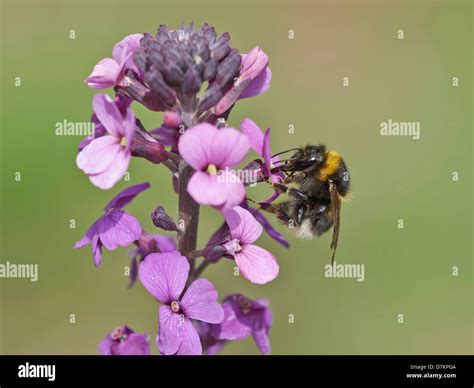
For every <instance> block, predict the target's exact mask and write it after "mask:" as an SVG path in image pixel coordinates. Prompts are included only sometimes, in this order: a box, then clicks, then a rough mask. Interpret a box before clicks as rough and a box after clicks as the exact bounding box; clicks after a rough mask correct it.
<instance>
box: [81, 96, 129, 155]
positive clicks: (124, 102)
mask: <svg viewBox="0 0 474 388" xmlns="http://www.w3.org/2000/svg"><path fill="white" fill-rule="evenodd" d="M114 103H115V105H117V108H118V109H119V111H120V113H122V116H126V114H127V110H128V108H129V107H130V105H131V104H132V100H131V99H130V98H128V97H125V96H121V95H117V96H115V99H114ZM91 122H92V123H94V133H93V136H86V137H85V138H84V139H83V140H82V141H81V143H80V144H79V147H78V151H79V152H80V151H82V150H83V149H84V148H85V147H86V146H87V145H89V144H90V142H91V141H92V140H94V139H97V138H98V137H102V136H104V135H105V134H107V130H106V129H105V127H104V126H103V125H102V123H101V122H100V121H99V119H98V118H97V115H96V114H95V113H94V114H93V115H92V116H91Z"/></svg>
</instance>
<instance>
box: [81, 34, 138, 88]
mask: <svg viewBox="0 0 474 388" xmlns="http://www.w3.org/2000/svg"><path fill="white" fill-rule="evenodd" d="M142 37H143V35H142V34H133V35H128V36H126V37H125V38H123V39H122V40H121V41H120V42H118V43H117V44H116V45H115V47H114V49H113V51H112V57H113V58H104V59H102V60H101V61H100V62H99V63H97V65H95V67H94V70H92V73H91V74H90V75H89V77H87V79H86V81H85V82H86V83H87V85H89V87H91V88H93V89H105V88H110V87H114V86H119V85H123V84H124V82H125V80H124V78H125V72H126V71H127V70H133V71H134V72H135V73H137V74H138V73H139V70H138V69H137V67H136V66H135V63H134V62H133V58H132V57H133V54H134V53H135V52H136V51H137V50H138V49H139V48H140V40H141V39H142Z"/></svg>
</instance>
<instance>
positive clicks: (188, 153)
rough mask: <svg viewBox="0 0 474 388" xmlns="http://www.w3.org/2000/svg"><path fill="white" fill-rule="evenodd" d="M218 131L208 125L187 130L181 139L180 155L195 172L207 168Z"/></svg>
mask: <svg viewBox="0 0 474 388" xmlns="http://www.w3.org/2000/svg"><path fill="white" fill-rule="evenodd" d="M218 131H219V129H217V128H216V127H215V126H213V125H211V124H207V123H203V124H198V125H195V126H194V127H191V128H189V129H187V130H186V131H185V132H184V133H183V134H182V135H181V136H180V138H179V142H178V150H179V154H180V155H181V157H182V158H183V159H184V160H185V161H186V162H187V163H188V164H189V165H191V167H192V168H194V169H195V170H198V171H199V170H202V169H204V168H207V166H208V165H209V160H210V152H211V147H212V142H213V139H214V137H215V136H216V134H217V132H218Z"/></svg>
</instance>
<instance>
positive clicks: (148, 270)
mask: <svg viewBox="0 0 474 388" xmlns="http://www.w3.org/2000/svg"><path fill="white" fill-rule="evenodd" d="M188 273H189V263H188V260H187V259H186V257H184V256H181V254H180V253H179V252H177V251H174V252H163V253H151V254H149V255H148V256H147V257H146V258H145V260H143V261H142V262H141V264H140V266H139V268H138V276H139V277H140V281H141V282H142V284H143V286H144V287H145V288H146V289H147V290H148V292H149V293H150V294H152V295H153V296H154V297H155V298H156V299H158V300H159V301H160V302H162V303H170V302H172V301H175V300H176V301H177V300H178V298H179V296H180V295H181V292H183V289H184V285H185V284H186V280H188Z"/></svg>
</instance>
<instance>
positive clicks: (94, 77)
mask: <svg viewBox="0 0 474 388" xmlns="http://www.w3.org/2000/svg"><path fill="white" fill-rule="evenodd" d="M118 73H119V64H118V63H117V62H116V61H114V60H113V59H112V58H104V59H102V60H101V61H100V62H99V63H97V65H95V66H94V69H93V70H92V73H91V74H90V75H89V77H87V79H86V81H85V82H86V84H87V85H88V86H89V87H90V88H92V89H105V88H110V87H112V86H115V80H116V79H117V75H118Z"/></svg>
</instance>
